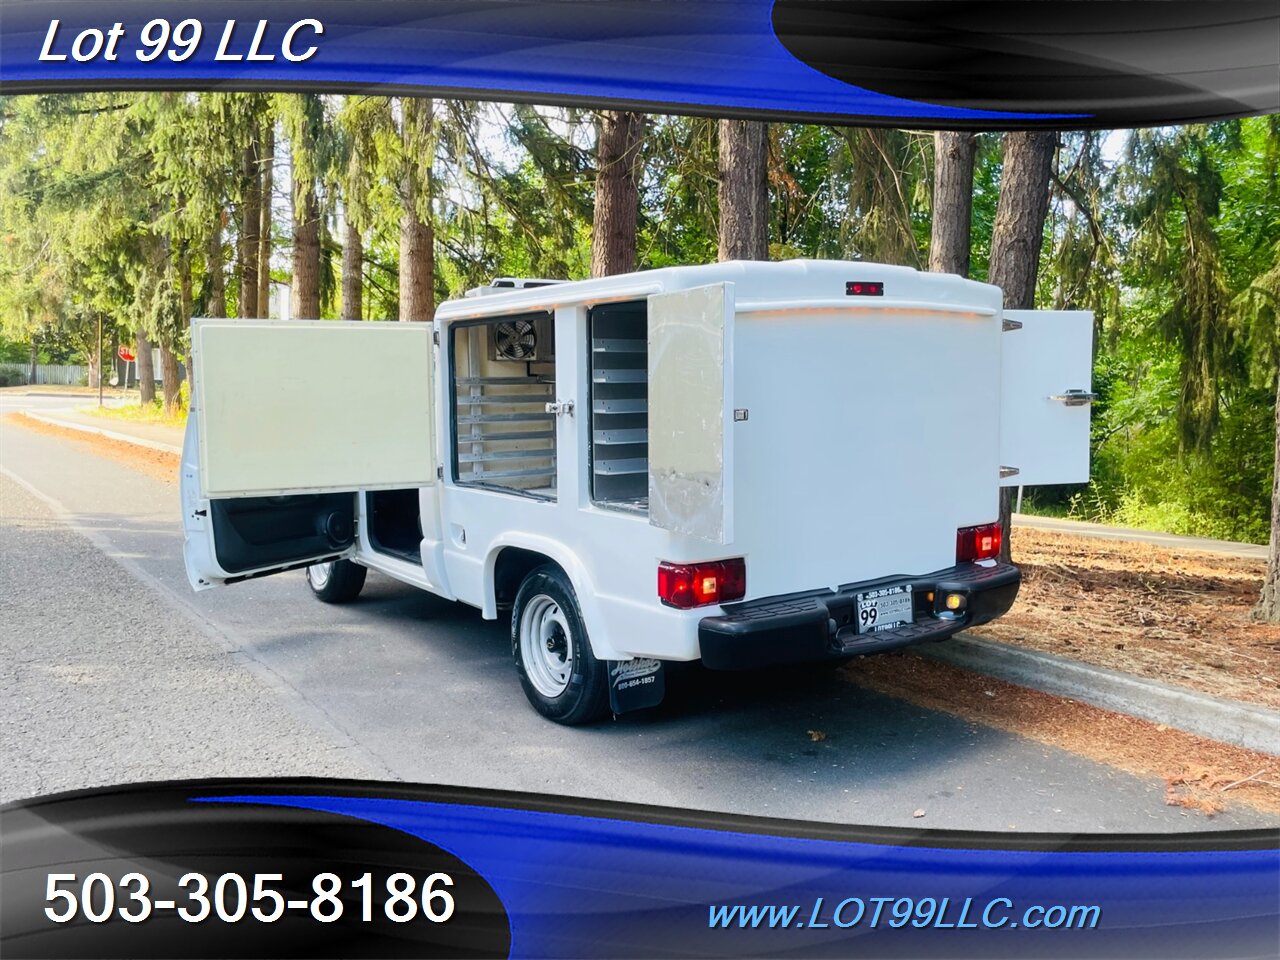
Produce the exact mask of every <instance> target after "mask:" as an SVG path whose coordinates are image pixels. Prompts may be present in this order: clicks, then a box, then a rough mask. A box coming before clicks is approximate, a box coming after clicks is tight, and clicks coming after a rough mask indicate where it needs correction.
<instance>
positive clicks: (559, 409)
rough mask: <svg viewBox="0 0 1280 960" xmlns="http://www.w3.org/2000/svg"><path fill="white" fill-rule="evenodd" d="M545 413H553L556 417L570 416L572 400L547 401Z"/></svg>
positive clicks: (571, 413) (571, 414)
mask: <svg viewBox="0 0 1280 960" xmlns="http://www.w3.org/2000/svg"><path fill="white" fill-rule="evenodd" d="M547 413H554V414H555V415H556V416H557V417H572V416H573V401H572V400H556V401H555V402H554V403H548V404H547Z"/></svg>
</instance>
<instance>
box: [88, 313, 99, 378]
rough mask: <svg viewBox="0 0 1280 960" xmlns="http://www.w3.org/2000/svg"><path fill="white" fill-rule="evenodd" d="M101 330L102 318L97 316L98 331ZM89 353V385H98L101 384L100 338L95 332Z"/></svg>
mask: <svg viewBox="0 0 1280 960" xmlns="http://www.w3.org/2000/svg"><path fill="white" fill-rule="evenodd" d="M101 332H102V318H101V317H99V318H98V333H99V334H100V333H101ZM87 353H88V354H89V386H91V387H100V386H101V385H102V340H101V339H100V338H99V336H98V335H97V334H95V335H94V338H93V348H92V349H90V350H88V351H87Z"/></svg>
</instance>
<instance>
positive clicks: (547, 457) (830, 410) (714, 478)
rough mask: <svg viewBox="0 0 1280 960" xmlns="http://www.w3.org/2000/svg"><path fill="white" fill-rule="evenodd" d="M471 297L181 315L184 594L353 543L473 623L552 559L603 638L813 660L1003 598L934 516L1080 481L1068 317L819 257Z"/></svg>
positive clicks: (636, 653)
mask: <svg viewBox="0 0 1280 960" xmlns="http://www.w3.org/2000/svg"><path fill="white" fill-rule="evenodd" d="M473 293H476V294H482V295H469V296H468V297H466V298H463V299H460V300H456V301H450V302H448V303H445V304H442V305H441V307H440V308H439V310H438V311H437V314H436V320H435V322H434V324H414V323H367V322H366V323H340V322H315V321H312V322H306V323H303V322H284V323H272V322H267V321H224V320H205V321H197V322H196V323H195V324H194V333H193V338H192V340H193V342H192V347H193V360H194V370H195V382H194V387H195V390H194V394H193V416H192V417H191V419H190V422H189V427H188V437H187V443H186V448H185V450H184V456H183V510H184V525H185V528H186V533H187V547H186V556H187V567H188V573H189V576H190V579H191V582H192V584H193V586H195V587H196V588H197V589H204V588H207V587H209V586H217V585H222V584H225V583H231V582H235V581H237V580H241V579H247V578H251V577H255V576H263V575H267V574H271V573H275V572H279V571H281V570H285V569H292V568H296V567H299V566H308V565H311V564H321V563H331V562H333V561H335V560H337V561H353V562H355V563H358V564H360V565H362V566H367V567H370V568H373V569H377V570H380V571H382V572H384V573H387V574H389V575H391V576H393V577H396V578H398V579H400V580H403V581H405V582H407V583H412V584H414V585H416V586H419V587H422V588H424V589H427V590H430V591H432V592H434V593H437V594H439V595H441V596H444V597H447V598H449V599H456V600H460V601H463V602H466V603H469V604H472V605H474V606H476V607H478V608H479V609H480V610H481V611H482V612H483V614H484V616H486V617H490V618H493V617H496V616H498V614H499V612H500V611H501V610H505V609H507V608H508V607H510V606H511V605H512V604H513V603H515V602H516V601H517V594H518V592H519V587H520V585H521V583H522V582H523V578H525V577H527V576H528V575H529V574H530V573H531V572H532V571H533V570H535V569H537V568H538V567H539V566H540V565H542V564H551V565H553V566H555V567H556V568H558V569H559V570H560V571H562V572H563V574H564V576H565V578H566V579H567V581H568V582H569V583H570V584H571V586H572V591H573V595H574V598H575V599H574V602H575V604H576V606H577V608H578V609H579V610H580V614H581V620H582V623H583V624H584V625H585V628H586V632H587V634H588V635H589V637H590V650H591V652H592V653H593V654H594V656H595V657H596V658H598V659H599V660H600V661H604V662H608V663H613V664H625V663H630V662H633V661H634V663H636V664H638V663H642V662H647V661H648V660H656V661H661V660H692V659H697V658H699V657H701V658H703V659H704V661H705V662H706V663H707V665H708V666H713V667H718V668H733V667H738V666H750V665H753V664H763V663H776V662H786V661H792V660H804V659H820V658H823V657H840V656H848V655H851V654H855V653H863V652H874V651H875V650H879V649H889V648H892V647H894V646H901V645H904V644H906V643H911V642H919V641H920V640H925V639H941V638H945V637H947V636H950V635H952V634H953V633H955V632H956V631H957V630H960V629H962V628H963V627H965V626H969V625H972V624H974V623H977V622H982V621H984V620H986V619H991V618H993V617H995V616H999V615H1000V614H1001V613H1003V612H1005V610H1007V609H1008V606H1009V605H1010V604H1011V603H1012V602H1013V597H1014V595H1015V594H1016V590H1017V583H1018V572H1017V569H1016V568H1015V567H1012V566H1010V565H1008V564H1000V563H997V562H996V561H994V560H993V559H987V558H986V554H982V555H981V556H979V557H978V559H977V560H976V561H975V560H973V559H967V558H966V557H962V556H961V551H960V548H959V547H958V544H959V542H960V541H961V540H962V539H963V538H964V537H965V536H970V534H962V533H961V532H960V531H965V530H969V531H973V530H977V531H978V534H977V535H978V536H981V535H982V531H983V530H985V529H987V528H986V527H984V526H983V525H988V524H991V523H992V522H993V521H995V520H996V519H997V517H998V512H999V511H998V506H999V490H1000V486H1001V484H1002V483H1005V484H1016V483H1019V482H1026V483H1030V484H1044V483H1072V482H1083V481H1085V480H1087V479H1088V429H1089V400H1090V399H1091V394H1090V366H1091V338H1092V319H1091V317H1090V315H1089V314H1087V313H1081V312H1058V313H1054V312H1035V311H1028V312H1022V311H1019V312H1015V311H1004V310H1003V309H1002V307H1001V294H1000V291H999V290H998V289H996V288H995V287H991V286H988V285H985V284H980V283H975V282H971V281H966V280H962V279H960V278H958V277H954V276H948V275H939V274H926V273H919V272H917V271H914V270H910V269H906V268H902V267H890V266H880V265H874V264H865V263H850V262H835V261H789V262H784V263H743V262H734V263H723V264H713V265H708V266H700V267H673V268H666V269H661V270H653V271H648V272H644V273H636V274H628V275H625V276H619V277H610V278H603V279H598V280H588V281H581V282H572V283H552V282H546V281H538V282H532V281H531V282H528V284H527V285H522V282H521V281H510V280H506V281H501V286H498V287H495V288H490V289H485V290H482V291H475V292H473ZM984 542H985V543H986V546H987V547H990V546H991V543H990V540H989V538H988V540H987V541H984ZM966 556H967V555H966ZM743 577H745V581H744V580H743ZM660 590H668V591H671V592H670V595H664V596H662V597H660V596H659V591H660ZM681 591H683V592H681ZM945 603H955V604H958V606H957V607H955V608H950V609H948V608H946V607H945V606H944V604H945ZM859 617H861V618H862V620H863V621H867V620H868V619H869V620H870V621H871V622H870V623H867V622H862V623H859ZM877 617H883V618H884V620H883V621H877V619H876V618H877ZM549 642H550V641H549ZM633 666H634V664H633ZM635 669H639V668H635ZM635 669H632V671H631V674H634V673H635ZM623 672H624V673H625V672H626V671H623ZM631 674H628V676H631ZM620 675H621V674H620ZM628 682H629V683H636V682H638V681H636V680H635V678H634V676H631V680H629V681H628Z"/></svg>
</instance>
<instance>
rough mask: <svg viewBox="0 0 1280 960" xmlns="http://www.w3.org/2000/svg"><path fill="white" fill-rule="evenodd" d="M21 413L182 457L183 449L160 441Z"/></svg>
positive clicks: (40, 420) (30, 413)
mask: <svg viewBox="0 0 1280 960" xmlns="http://www.w3.org/2000/svg"><path fill="white" fill-rule="evenodd" d="M21 412H22V415H23V416H24V417H30V418H31V419H32V420H36V421H39V422H40V423H44V424H48V425H49V426H51V427H62V428H64V429H66V430H79V431H80V432H81V433H91V434H96V435H97V436H100V437H106V438H107V439H108V440H118V441H120V442H121V443H132V444H133V445H134V446H137V447H147V448H148V449H150V450H159V451H161V452H162V453H171V454H173V455H174V456H178V457H180V456H182V448H181V447H177V446H174V445H173V444H171V443H161V442H160V441H159V440H147V439H145V438H143V437H132V436H130V435H129V434H127V433H117V432H116V431H114V430H107V429H105V428H104V427H91V426H89V425H88V424H86V423H74V422H73V421H70V420H62V419H59V418H58V417H50V416H46V415H45V414H42V413H32V412H31V411H30V410H23V411H21Z"/></svg>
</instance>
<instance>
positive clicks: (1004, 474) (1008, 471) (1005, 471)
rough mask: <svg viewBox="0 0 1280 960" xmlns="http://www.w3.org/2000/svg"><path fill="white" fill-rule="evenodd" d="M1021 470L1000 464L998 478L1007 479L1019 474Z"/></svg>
mask: <svg viewBox="0 0 1280 960" xmlns="http://www.w3.org/2000/svg"><path fill="white" fill-rule="evenodd" d="M1021 472H1022V471H1021V470H1019V469H1018V468H1017V467H1005V466H1001V467H1000V479H1001V480H1008V479H1009V478H1010V477H1016V476H1017V475H1018V474H1020V473H1021Z"/></svg>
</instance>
